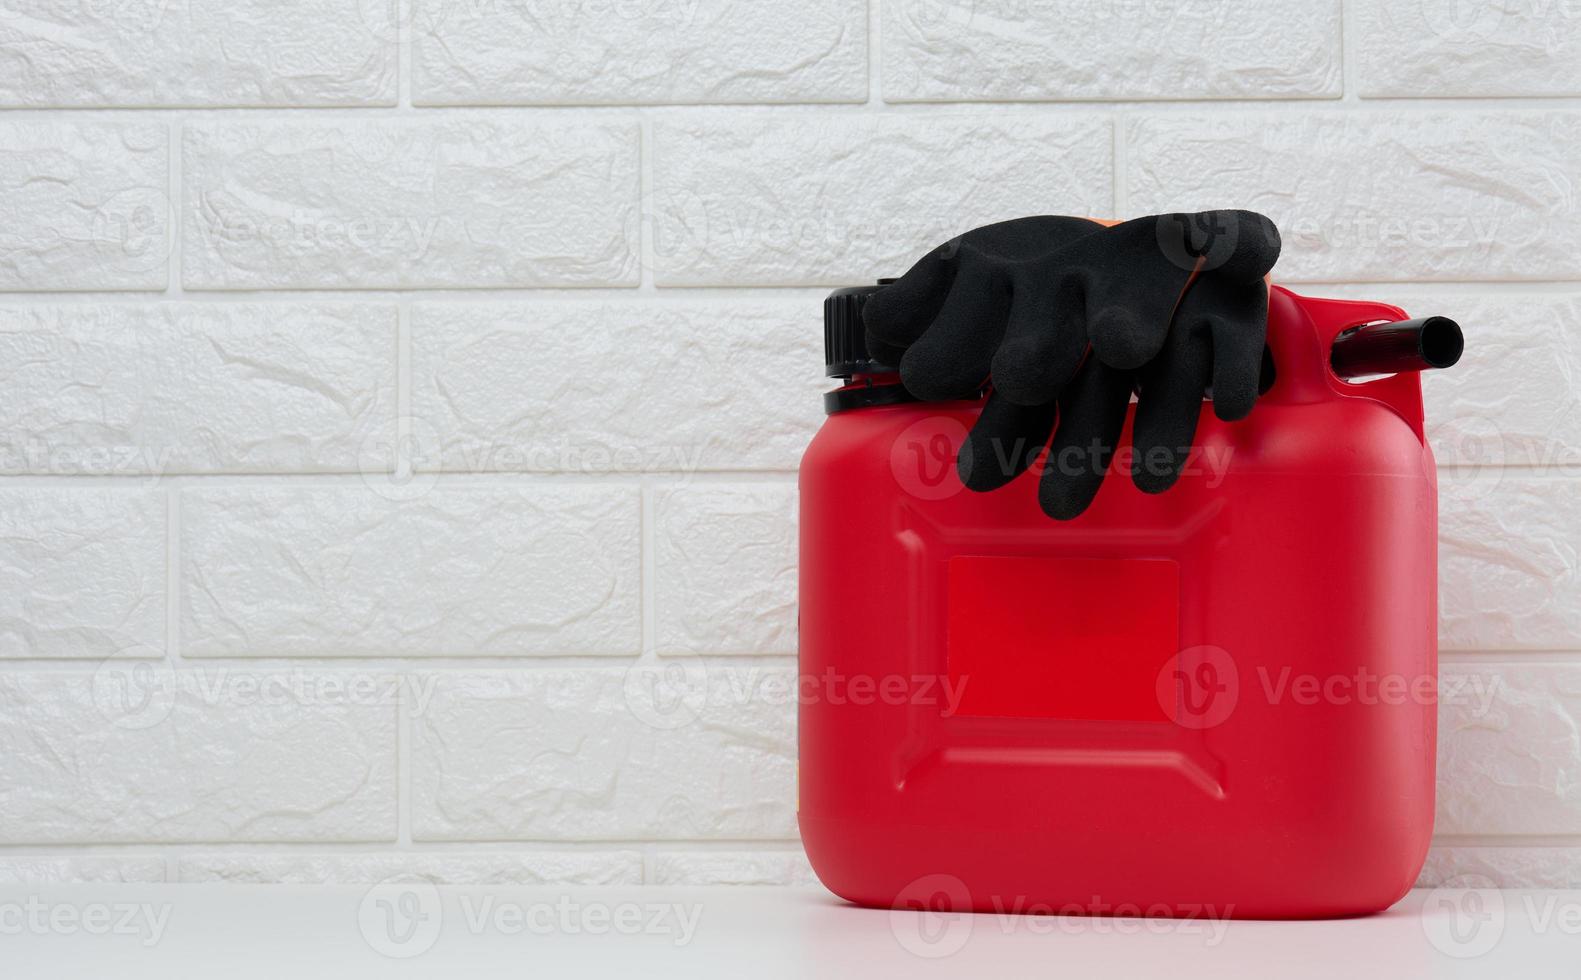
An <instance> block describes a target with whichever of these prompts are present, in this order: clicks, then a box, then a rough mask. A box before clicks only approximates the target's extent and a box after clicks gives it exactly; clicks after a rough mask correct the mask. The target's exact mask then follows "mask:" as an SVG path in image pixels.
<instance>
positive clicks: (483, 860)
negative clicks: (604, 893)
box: [177, 851, 642, 885]
mask: <svg viewBox="0 0 1581 980" xmlns="http://www.w3.org/2000/svg"><path fill="white" fill-rule="evenodd" d="M177 874H178V877H179V878H180V880H181V881H184V882H228V883H232V884H249V885H257V884H270V885H273V884H289V885H371V884H375V883H377V882H382V881H391V880H396V881H427V882H432V883H433V884H436V885H640V884H642V855H641V854H639V853H637V852H636V851H602V852H600V851H590V852H581V851H540V852H537V853H531V854H515V853H445V854H387V853H386V854H288V855H285V854H282V855H271V854H195V855H190V856H187V855H183V856H182V857H181V859H180V861H179V864H178V866H177Z"/></svg>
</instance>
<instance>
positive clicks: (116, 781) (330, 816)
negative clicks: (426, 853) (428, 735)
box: [0, 661, 396, 843]
mask: <svg viewBox="0 0 1581 980" xmlns="http://www.w3.org/2000/svg"><path fill="white" fill-rule="evenodd" d="M148 666H149V665H146V664H145V665H144V667H145V668H146V667H148ZM123 667H124V668H125V669H122V668H123ZM267 676H269V675H253V676H242V675H238V674H228V673H223V672H212V671H205V672H202V673H198V672H180V673H177V672H172V671H170V670H168V669H167V668H163V667H156V668H155V673H154V674H153V676H152V678H150V677H149V676H148V675H147V674H146V673H145V672H140V671H138V670H134V669H131V668H130V665H118V664H116V663H115V662H114V661H112V662H110V663H109V664H107V665H106V666H105V667H101V668H100V669H99V670H97V671H95V672H92V673H89V672H86V671H83V672H76V673H20V674H19V673H7V674H0V755H3V756H4V758H5V760H6V765H5V768H4V770H3V774H0V841H4V842H6V843H60V842H69V841H82V842H101V841H102V842H109V841H123V842H145V841H268V840H281V841H290V840H390V839H393V837H394V835H395V713H396V707H395V700H394V698H393V696H392V695H391V691H392V690H393V682H386V683H385V684H384V685H383V687H376V688H375V689H374V690H373V693H372V694H371V695H367V696H365V697H362V696H358V691H356V690H348V689H347V688H346V687H344V686H329V685H328V684H326V685H324V686H323V687H322V688H320V687H317V686H315V679H314V678H313V677H312V676H310V675H306V674H303V673H301V672H297V673H296V674H295V675H289V674H288V675H285V676H283V677H282V678H281V681H280V683H282V684H290V685H296V686H290V687H284V688H283V689H282V690H283V691H284V692H285V693H284V694H282V693H280V692H278V691H276V690H275V689H274V688H273V687H270V686H267V684H268V682H267V681H266V677H267Z"/></svg>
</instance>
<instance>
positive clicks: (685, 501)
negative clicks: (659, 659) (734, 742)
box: [653, 483, 797, 654]
mask: <svg viewBox="0 0 1581 980" xmlns="http://www.w3.org/2000/svg"><path fill="white" fill-rule="evenodd" d="M654 512H655V515H656V516H655V521H654V532H653V536H654V552H655V555H656V558H655V562H656V565H657V569H656V581H655V596H654V615H655V621H656V628H657V635H658V648H659V652H660V653H667V654H673V653H778V654H792V653H795V652H796V529H797V507H796V488H795V487H794V486H792V485H791V484H789V483H783V484H781V483H741V484H732V485H728V486H721V485H714V484H688V485H686V486H682V487H677V488H675V489H671V490H665V491H662V492H660V493H658V494H657V495H656V499H655V501H654Z"/></svg>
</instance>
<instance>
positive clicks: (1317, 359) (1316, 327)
mask: <svg viewBox="0 0 1581 980" xmlns="http://www.w3.org/2000/svg"><path fill="white" fill-rule="evenodd" d="M1406 319H1408V317H1407V315H1406V312H1405V311H1404V310H1402V309H1400V308H1399V307H1398V306H1390V305H1388V304H1386V303H1369V302H1357V301H1354V300H1342V299H1319V298H1316V297H1312V296H1301V295H1299V294H1297V293H1294V292H1292V291H1290V290H1289V289H1286V288H1285V287H1283V286H1274V287H1273V288H1272V289H1271V290H1270V292H1269V295H1268V346H1269V348H1270V350H1271V351H1272V353H1273V360H1274V372H1275V379H1274V384H1273V387H1272V388H1271V389H1270V390H1269V392H1268V394H1266V395H1265V396H1263V397H1265V398H1268V399H1270V400H1274V401H1280V402H1295V403H1299V402H1313V401H1320V400H1327V399H1331V398H1367V399H1370V400H1372V401H1375V402H1379V403H1380V404H1383V405H1385V406H1387V407H1388V408H1389V409H1390V410H1392V411H1393V412H1394V413H1395V414H1396V415H1398V416H1400V418H1401V419H1402V420H1404V422H1405V423H1406V424H1407V425H1409V426H1410V427H1411V431H1412V432H1414V433H1416V437H1417V439H1418V440H1425V435H1424V433H1423V413H1422V381H1421V378H1420V377H1419V376H1418V374H1417V372H1415V371H1401V372H1400V373H1398V374H1392V375H1389V376H1387V377H1382V378H1375V379H1373V380H1370V381H1360V382H1351V381H1345V380H1343V379H1342V378H1340V377H1339V376H1338V375H1337V374H1335V373H1334V369H1333V366H1332V363H1331V358H1332V352H1333V349H1334V339H1335V338H1336V337H1338V336H1339V335H1340V334H1342V333H1344V332H1346V331H1347V330H1352V329H1354V328H1356V327H1360V326H1363V325H1366V324H1370V323H1379V322H1387V321H1398V320H1406Z"/></svg>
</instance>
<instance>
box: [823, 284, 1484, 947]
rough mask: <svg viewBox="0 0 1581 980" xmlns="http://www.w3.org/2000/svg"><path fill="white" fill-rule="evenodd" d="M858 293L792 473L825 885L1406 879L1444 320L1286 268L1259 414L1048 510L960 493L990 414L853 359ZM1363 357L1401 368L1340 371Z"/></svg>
mask: <svg viewBox="0 0 1581 980" xmlns="http://www.w3.org/2000/svg"><path fill="white" fill-rule="evenodd" d="M870 291H871V290H867V292H870ZM862 292H863V291H862V290H841V291H838V292H837V293H836V294H834V295H833V296H832V297H831V298H830V300H829V303H831V304H834V308H833V309H832V311H831V310H827V309H826V315H827V316H828V317H829V319H828V322H827V323H826V334H827V335H828V339H829V341H830V344H829V347H830V349H829V360H830V362H831V363H830V365H829V373H830V374H832V375H840V376H845V377H847V378H849V379H850V383H849V384H847V386H846V387H844V388H842V389H840V390H839V391H835V392H831V393H830V395H829V396H828V398H827V400H826V401H827V407H828V408H829V410H830V414H829V416H828V419H827V421H826V422H825V424H824V425H823V427H822V429H821V430H820V431H819V433H818V435H817V436H816V438H814V440H813V441H812V444H811V445H810V446H809V447H808V450H807V452H806V455H805V456H804V458H803V460H802V465H801V477H800V485H801V532H800V533H801V562H800V590H801V591H800V607H801V622H800V636H801V648H800V671H801V692H800V698H799V700H800V703H801V704H800V770H799V784H800V785H799V800H798V816H799V820H800V826H801V835H802V840H803V842H804V844H805V846H806V849H807V855H808V857H809V858H810V860H811V862H812V866H813V868H814V869H815V870H816V872H817V874H818V877H819V878H820V879H821V880H822V881H823V883H824V884H825V885H826V886H828V888H829V889H830V890H832V891H833V892H835V893H836V894H838V895H840V896H842V897H844V898H846V899H849V900H851V901H853V902H857V903H860V904H862V905H870V906H881V907H907V906H910V905H914V904H916V903H919V902H922V903H927V904H928V905H929V907H937V906H938V904H939V903H940V901H941V900H943V901H945V902H947V903H948V907H951V908H953V909H955V910H957V911H960V910H966V909H971V910H976V911H988V912H1004V911H1016V910H1021V911H1046V912H1062V911H1063V912H1096V913H1120V914H1147V915H1176V916H1187V917H1190V916H1200V915H1203V914H1205V913H1211V914H1216V915H1219V916H1234V917H1246V918H1319V917H1331V916H1348V915H1356V914H1362V913H1368V912H1375V911H1378V910H1381V909H1385V908H1387V907H1388V906H1390V905H1391V904H1393V903H1394V902H1395V901H1397V900H1398V899H1400V898H1401V897H1402V896H1403V895H1404V894H1405V892H1406V890H1407V889H1409V888H1410V887H1411V884H1412V882H1413V881H1414V880H1415V879H1416V876H1417V874H1418V872H1419V871H1420V870H1421V867H1422V863H1423V860H1424V858H1425V856H1426V854H1427V848H1428V843H1429V839H1430V837H1431V834H1432V827H1433V779H1434V772H1433V769H1434V742H1435V735H1436V733H1435V719H1436V698H1437V625H1436V613H1437V610H1436V602H1437V554H1436V552H1437V545H1436V539H1437V524H1438V513H1437V476H1436V471H1435V467H1434V462H1433V454H1432V452H1431V450H1430V449H1429V448H1428V446H1427V443H1426V441H1425V439H1424V438H1423V431H1422V398H1421V387H1420V378H1419V375H1418V374H1417V373H1416V370H1415V369H1419V368H1420V367H1423V366H1447V364H1450V363H1453V362H1454V360H1455V359H1457V358H1458V357H1459V353H1460V331H1459V328H1458V327H1456V326H1455V324H1454V323H1453V322H1451V321H1448V320H1444V319H1442V318H1429V319H1428V320H1425V321H1412V322H1410V323H1398V324H1397V323H1396V322H1397V321H1404V320H1405V314H1404V313H1403V312H1402V311H1401V310H1399V309H1397V308H1395V307H1391V306H1384V305H1379V304H1375V303H1356V302H1342V301H1336V300H1324V299H1310V298H1305V297H1300V296H1297V295H1295V294H1294V293H1291V292H1289V291H1288V290H1285V289H1282V288H1279V287H1275V288H1274V289H1273V293H1272V297H1271V300H1270V322H1269V338H1268V344H1269V348H1270V350H1271V352H1272V357H1273V363H1274V366H1275V380H1274V382H1273V385H1272V387H1271V388H1270V389H1269V390H1268V391H1267V393H1266V394H1265V395H1264V396H1263V397H1262V398H1261V399H1260V400H1259V401H1258V403H1257V406H1256V408H1255V409H1254V410H1253V411H1252V413H1251V415H1250V416H1249V417H1248V418H1247V419H1246V420H1244V421H1241V422H1236V423H1224V422H1220V421H1219V420H1218V419H1217V418H1216V417H1215V416H1214V415H1213V412H1212V410H1211V407H1210V406H1209V405H1208V404H1207V403H1206V402H1205V403H1204V406H1203V414H1202V420H1201V423H1200V426H1199V429H1198V442H1199V446H1198V448H1197V450H1196V452H1195V454H1194V456H1193V458H1192V459H1191V460H1190V461H1188V464H1187V467H1186V471H1185V474H1184V475H1183V476H1182V477H1181V479H1180V481H1179V483H1177V484H1176V485H1175V486H1174V487H1173V488H1172V489H1171V490H1169V491H1168V492H1166V493H1163V494H1159V495H1156V496H1153V495H1148V494H1144V493H1142V492H1141V491H1139V490H1137V489H1136V488H1135V487H1134V486H1133V485H1132V483H1131V481H1130V480H1129V478H1128V475H1127V474H1126V473H1124V472H1119V473H1111V474H1110V475H1109V476H1108V478H1107V479H1106V480H1105V481H1104V484H1103V488H1102V489H1101V490H1100V491H1099V493H1098V496H1097V499H1096V501H1094V503H1093V505H1092V506H1091V507H1090V508H1089V509H1088V510H1087V511H1086V513H1084V514H1083V515H1081V516H1080V517H1078V518H1076V519H1075V520H1073V521H1068V522H1056V521H1053V520H1050V519H1049V518H1048V517H1046V516H1044V514H1043V513H1042V511H1040V510H1039V508H1038V503H1037V480H1036V476H1035V475H1032V474H1029V475H1025V476H1023V477H1021V478H1018V479H1016V480H1014V481H1012V482H1011V483H1010V484H1009V485H1008V486H1006V487H1004V488H1002V489H1000V490H997V491H994V492H991V493H974V492H971V491H968V490H966V489H965V488H964V487H962V485H961V483H960V482H959V480H958V478H957V477H956V474H955V469H954V462H953V461H954V457H955V451H956V449H957V447H958V446H959V445H960V443H961V441H962V439H963V438H964V436H965V434H966V430H967V427H968V426H970V425H971V424H972V422H973V420H974V419H975V417H976V414H977V412H978V411H979V408H980V405H981V403H980V402H977V401H957V402H934V403H923V402H918V401H914V400H909V396H907V395H906V394H905V392H904V390H903V389H902V388H900V386H899V385H898V384H896V379H895V377H894V375H893V373H886V372H885V371H884V370H883V367H884V366H882V365H875V364H873V363H871V362H868V361H864V360H863V358H864V357H865V353H864V351H863V350H862V349H860V344H859V338H860V336H861V334H860V330H859V329H855V328H854V327H853V323H852V321H853V319H854V318H855V316H856V309H857V307H858V303H857V301H856V299H853V297H857V298H860V294H862ZM1364 325H1372V326H1364ZM1358 327H1362V328H1363V329H1360V330H1358V329H1356V328H1358ZM853 348H855V349H853ZM1364 371H1368V372H1377V373H1381V372H1383V371H1398V372H1399V373H1395V374H1392V375H1388V376H1383V377H1376V378H1374V379H1373V380H1365V381H1362V380H1357V381H1352V380H1347V378H1346V377H1342V375H1346V376H1356V375H1360V374H1362V373H1364ZM1123 445H1126V446H1128V445H1129V424H1128V425H1127V435H1126V436H1125V438H1124V440H1123ZM1120 456H1121V457H1122V458H1123V456H1124V450H1123V449H1122V452H1121V454H1120Z"/></svg>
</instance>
